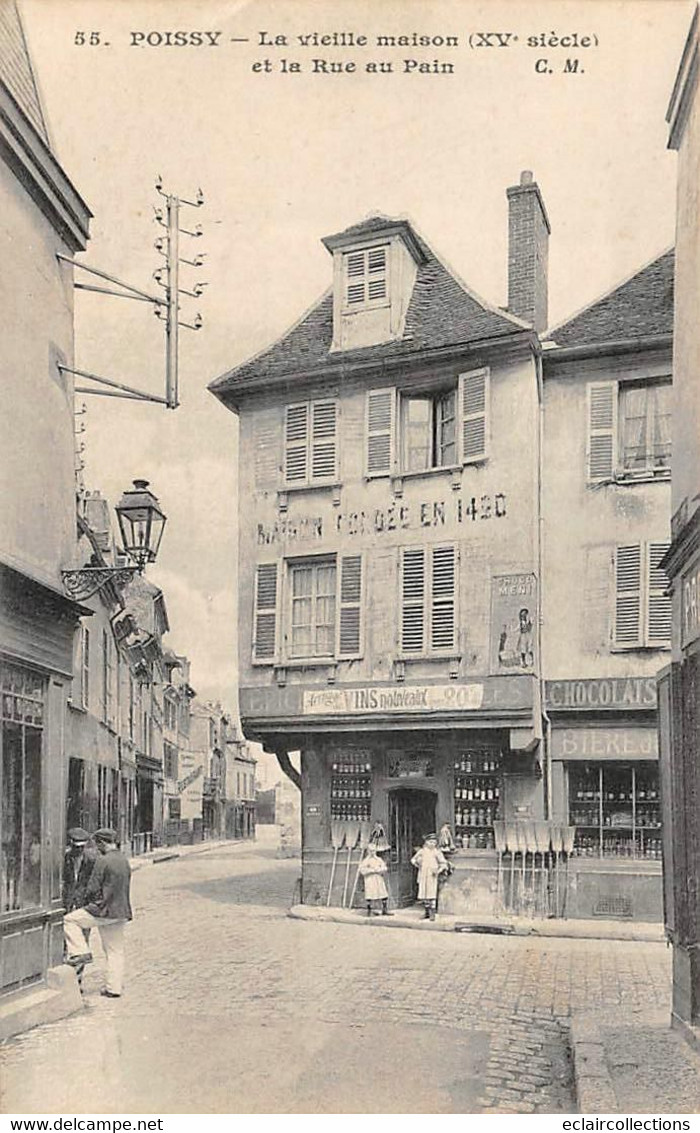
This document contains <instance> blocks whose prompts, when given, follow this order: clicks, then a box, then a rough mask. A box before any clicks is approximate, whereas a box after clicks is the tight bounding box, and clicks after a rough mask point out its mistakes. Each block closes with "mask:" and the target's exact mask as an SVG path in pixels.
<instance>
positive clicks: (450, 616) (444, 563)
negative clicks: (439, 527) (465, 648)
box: [430, 547, 456, 649]
mask: <svg viewBox="0 0 700 1133" xmlns="http://www.w3.org/2000/svg"><path fill="white" fill-rule="evenodd" d="M455 557H456V556H455V548H454V547H434V548H433V555H432V570H431V583H432V590H431V611H430V644H431V647H432V648H433V649H454V647H455V625H456V618H455V590H456V588H455Z"/></svg>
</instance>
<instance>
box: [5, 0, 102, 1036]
mask: <svg viewBox="0 0 700 1133" xmlns="http://www.w3.org/2000/svg"><path fill="white" fill-rule="evenodd" d="M0 139H1V141H2V145H1V146H0V208H1V211H2V217H3V240H4V248H3V255H2V266H1V267H0V298H1V301H2V307H3V318H4V321H5V326H6V327H12V333H11V334H6V335H5V336H4V339H3V347H2V352H1V357H0V374H1V375H2V384H3V391H4V395H5V398H6V403H7V406H8V407H10V406H11V410H9V409H8V411H7V412H5V413H3V415H2V425H1V426H0V432H1V436H2V444H1V446H0V447H1V450H2V469H3V472H2V475H3V483H2V488H1V492H2V499H3V506H2V509H1V510H0V584H1V589H0V691H1V694H2V695H1V697H0V704H1V706H2V730H1V732H0V793H1V795H2V811H1V817H0V822H1V832H0V838H1V847H0V854H1V857H0V1037H5V1036H6V1035H8V1034H12V1033H14V1032H15V1031H16V1030H17V1029H21V1027H23V1026H27V1025H31V1022H32V1021H35V1022H36V1021H42V1020H46V1019H49V1018H51V1017H57V1016H58V1015H61V1014H64V1013H65V1012H66V1011H67V1010H71V1009H73V1006H72V1002H73V1001H72V999H71V992H70V988H69V987H68V985H67V983H66V980H65V979H63V980H62V975H61V973H60V972H59V970H58V967H57V966H58V965H60V964H61V960H62V952H63V931H62V916H63V910H62V906H61V865H62V854H63V831H64V820H65V815H64V810H63V800H64V797H65V785H64V774H65V768H66V764H67V752H66V729H65V713H66V701H67V699H68V697H69V695H70V689H71V680H72V669H73V639H74V634H75V632H76V630H77V627H78V625H79V618H80V616H81V615H83V614H89V612H90V611H89V610H88V609H87V608H85V607H83V606H81V605H79V604H78V603H76V602H75V601H73V600H71V599H69V598H68V597H67V596H66V593H65V591H64V589H63V584H62V577H61V570H62V569H64V568H69V567H71V566H72V565H73V561H74V556H75V553H76V545H77V537H76V520H75V482H74V441H75V438H74V417H73V413H74V397H73V383H72V380H71V379H70V376H69V375H67V374H66V373H65V372H64V371H62V370H61V369H59V365H60V364H66V365H71V364H72V359H73V269H72V267H71V265H70V263H68V262H66V260H61V259H59V258H58V256H59V254H60V255H63V256H65V257H67V259H68V260H70V258H71V257H72V256H73V254H74V253H76V252H79V251H82V250H83V249H84V248H85V246H86V242H87V239H88V223H89V220H90V215H91V214H90V212H89V209H88V208H87V205H86V204H85V203H84V201H83V200H82V199H81V198H80V196H79V195H78V193H77V191H76V190H75V188H74V187H73V185H72V184H71V182H70V181H69V180H68V178H67V176H66V174H65V173H64V171H63V169H62V168H61V166H60V164H59V163H58V161H57V159H56V157H55V154H54V153H53V150H52V146H51V139H50V136H49V133H48V130H47V127H46V122H45V118H44V115H43V112H42V108H41V103H40V99H39V95H38V91H37V86H36V82H35V78H34V73H33V71H32V66H31V62H30V59H29V54H28V51H27V46H26V43H25V39H24V33H23V29H22V26H21V23H20V19H19V14H18V11H17V7H16V5H15V3H14V2H13V0H2V3H0ZM27 453H31V454H32V459H31V460H28V459H27ZM73 983H74V981H73ZM32 989H34V991H36V993H37V994H36V996H33V994H32ZM76 994H77V991H76ZM20 1018H21V1020H23V1021H22V1022H20V1021H19V1020H20Z"/></svg>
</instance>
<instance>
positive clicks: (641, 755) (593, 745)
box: [552, 728, 659, 762]
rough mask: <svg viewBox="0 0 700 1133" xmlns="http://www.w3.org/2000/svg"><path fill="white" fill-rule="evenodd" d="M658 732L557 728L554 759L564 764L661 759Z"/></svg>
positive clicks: (646, 729)
mask: <svg viewBox="0 0 700 1133" xmlns="http://www.w3.org/2000/svg"><path fill="white" fill-rule="evenodd" d="M658 757H659V738H658V734H657V731H656V728H554V729H553V731H552V758H553V759H561V760H590V761H591V762H596V761H598V760H608V759H610V760H626V759H658Z"/></svg>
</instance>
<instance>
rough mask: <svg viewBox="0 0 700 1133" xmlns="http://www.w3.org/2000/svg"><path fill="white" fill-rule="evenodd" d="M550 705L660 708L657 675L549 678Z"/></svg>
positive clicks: (586, 708) (592, 708)
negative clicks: (657, 697) (580, 679)
mask: <svg viewBox="0 0 700 1133" xmlns="http://www.w3.org/2000/svg"><path fill="white" fill-rule="evenodd" d="M545 696H546V700H547V707H548V708H552V709H560V710H562V709H566V710H570V709H575V710H579V711H582V712H590V711H599V710H602V711H615V710H619V709H643V708H645V709H647V710H648V709H651V708H656V678H655V677H595V678H593V679H591V680H587V681H573V680H567V681H547V682H546V686H545Z"/></svg>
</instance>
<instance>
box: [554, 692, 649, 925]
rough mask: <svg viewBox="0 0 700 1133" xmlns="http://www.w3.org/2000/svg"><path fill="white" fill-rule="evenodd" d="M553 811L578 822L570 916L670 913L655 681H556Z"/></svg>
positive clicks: (636, 916) (644, 916)
mask: <svg viewBox="0 0 700 1133" xmlns="http://www.w3.org/2000/svg"><path fill="white" fill-rule="evenodd" d="M546 696H547V707H548V712H549V715H550V719H551V723H552V737H551V758H552V785H553V810H554V815H553V817H554V818H555V819H556V818H558V819H559V820H560V821H562V822H567V823H568V824H569V825H570V826H572V827H575V836H574V843H573V852H572V856H571V861H570V872H569V885H568V899H567V900H568V915H570V916H575V917H606V918H609V917H615V918H617V917H620V918H630V919H633V920H642V921H659V920H661V918H662V913H663V908H662V880H661V857H662V830H663V822H662V808H661V792H660V786H659V753H658V736H657V728H656V685H655V680H654V678H653V677H652V678H649V677H624V678H620V677H610V678H594V679H590V680H565V681H548V682H547V684H546Z"/></svg>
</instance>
